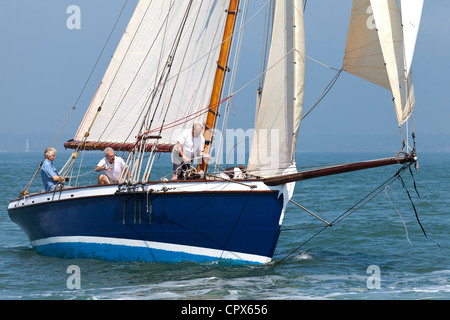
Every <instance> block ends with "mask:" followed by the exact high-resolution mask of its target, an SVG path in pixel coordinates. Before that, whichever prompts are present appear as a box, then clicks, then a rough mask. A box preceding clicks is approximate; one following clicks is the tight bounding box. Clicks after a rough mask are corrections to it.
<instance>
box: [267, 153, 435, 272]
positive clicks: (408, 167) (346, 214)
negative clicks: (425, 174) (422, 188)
mask: <svg viewBox="0 0 450 320" xmlns="http://www.w3.org/2000/svg"><path fill="white" fill-rule="evenodd" d="M414 163H415V162H408V163H405V164H403V166H402V167H401V168H400V169H399V170H398V171H397V172H396V173H395V174H394V175H393V176H392V177H390V178H389V179H387V180H386V181H385V182H384V183H382V184H381V185H380V186H378V187H377V188H375V189H374V190H372V191H371V192H370V193H369V194H367V195H366V196H365V197H364V198H362V199H361V200H360V201H359V202H357V203H356V204H354V205H353V206H352V207H351V208H349V209H348V210H346V211H345V212H344V213H342V214H341V215H339V216H338V217H337V218H336V219H334V220H333V221H332V222H326V225H325V226H324V227H323V228H321V229H320V230H319V231H318V232H316V233H315V234H314V235H312V236H311V237H310V238H308V239H307V240H305V241H304V242H303V243H301V244H300V245H299V246H298V247H296V248H295V249H293V250H292V251H291V252H289V253H288V254H287V255H286V256H285V257H283V258H282V259H281V260H279V261H277V262H275V266H276V265H279V264H280V263H282V262H284V261H285V260H286V259H287V258H289V257H290V256H292V255H293V254H294V253H296V252H297V251H298V250H300V248H302V247H303V246H304V245H306V244H307V243H309V242H310V241H311V240H313V239H314V238H315V237H317V236H318V235H319V234H320V233H322V232H323V231H325V230H326V229H328V228H329V227H332V226H334V225H336V224H338V223H339V222H341V221H343V220H344V219H346V218H348V217H349V216H350V215H352V214H353V213H355V212H356V211H358V210H359V209H361V208H362V207H363V206H365V205H366V204H367V203H368V202H370V201H371V200H372V199H374V198H375V197H376V196H377V195H379V194H380V193H381V192H383V191H385V190H386V188H388V187H389V186H390V185H391V184H392V183H393V182H394V181H396V180H400V182H401V184H402V187H403V188H404V189H405V190H406V192H407V195H408V198H409V200H410V202H411V204H412V206H413V209H414V213H415V216H416V219H417V221H418V223H419V225H420V228H421V229H422V232H423V234H424V235H425V237H426V238H427V239H428V236H427V234H426V232H425V229H424V228H423V226H422V224H421V222H420V219H419V216H418V213H417V210H416V207H415V205H414V203H413V201H412V198H411V195H410V193H409V191H408V189H407V188H406V184H405V182H404V180H403V178H402V177H401V175H402V174H403V173H404V172H405V171H406V170H409V171H410V173H411V175H412V171H411V166H412V165H413V164H414ZM412 178H413V180H414V176H413V175H412ZM414 188H415V189H416V183H415V181H414ZM416 192H417V195H418V196H419V197H420V195H419V193H418V191H417V189H416ZM321 220H322V219H321ZM289 230H292V229H289ZM282 231H286V229H284V230H282ZM436 244H437V245H438V246H439V247H440V245H439V244H438V243H436Z"/></svg>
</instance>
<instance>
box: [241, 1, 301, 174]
mask: <svg viewBox="0 0 450 320" xmlns="http://www.w3.org/2000/svg"><path fill="white" fill-rule="evenodd" d="M293 66H294V67H293ZM304 81H305V35H304V21H303V1H302V0H283V1H276V6H275V15H274V25H273V29H272V41H271V47H270V53H269V60H268V64H267V72H266V77H265V83H264V88H263V93H262V98H261V105H260V107H259V109H258V112H257V114H256V119H255V132H254V136H253V142H252V146H251V151H250V158H249V163H248V167H247V170H248V171H249V172H250V173H251V174H253V175H256V176H261V177H269V176H274V175H277V174H281V173H282V172H283V171H284V170H285V169H286V168H288V167H289V166H290V165H291V164H292V163H293V161H294V160H295V159H294V153H295V145H296V142H297V133H298V130H299V127H300V120H301V115H302V109H303V94H304Z"/></svg>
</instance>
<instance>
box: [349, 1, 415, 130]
mask: <svg viewBox="0 0 450 320" xmlns="http://www.w3.org/2000/svg"><path fill="white" fill-rule="evenodd" d="M405 2H409V1H405ZM418 5H419V2H416V1H414V3H412V2H409V4H408V5H407V7H408V9H409V8H410V6H414V8H415V10H408V11H413V13H412V14H411V15H412V16H414V17H413V18H411V19H413V20H412V21H413V23H415V22H417V25H415V26H414V28H412V32H415V36H410V34H411V30H409V29H406V28H403V26H402V21H403V22H404V21H405V20H404V19H405V17H403V16H402V12H401V11H400V8H399V6H398V2H397V0H370V1H369V0H354V1H353V7H352V14H351V17H350V25H349V30H348V35H347V43H346V48H345V55H344V62H343V69H344V70H346V71H347V72H349V73H351V74H353V75H356V76H358V77H361V78H363V79H366V80H368V81H370V82H373V83H375V84H377V85H380V86H382V87H384V88H386V89H388V90H390V91H391V92H392V95H393V98H394V105H395V110H396V114H397V120H398V123H399V125H401V124H402V123H404V122H405V121H406V120H407V119H408V118H409V117H410V116H411V114H412V112H413V110H414V89H413V83H412V73H411V62H412V52H413V51H410V50H411V49H412V50H414V45H412V43H413V42H414V43H415V38H416V36H417V29H418V20H417V16H418V17H419V20H420V12H421V9H422V5H420V10H417V7H418ZM408 16H409V14H408ZM402 18H403V20H402ZM407 19H410V18H407ZM412 38H414V41H413V42H412V40H411V39H412ZM407 43H408V46H409V47H408V48H406V44H407ZM411 45H412V47H411ZM407 52H408V53H407Z"/></svg>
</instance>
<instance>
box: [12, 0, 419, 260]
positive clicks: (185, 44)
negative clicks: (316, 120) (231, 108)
mask: <svg viewBox="0 0 450 320" xmlns="http://www.w3.org/2000/svg"><path fill="white" fill-rule="evenodd" d="M240 2H244V1H238V0H218V1H178V2H175V1H167V0H153V1H151V0H141V1H139V3H138V5H137V8H136V10H135V12H134V15H133V17H132V18H131V20H130V22H129V24H128V27H127V30H126V32H125V33H124V35H123V37H122V40H121V41H120V43H119V45H118V47H117V50H116V52H115V54H114V56H113V58H112V60H111V62H110V65H109V67H108V69H107V71H106V73H105V75H104V77H103V80H102V82H101V84H100V86H99V87H98V89H97V92H96V94H95V95H94V98H93V100H92V102H91V105H90V106H89V108H88V110H87V112H86V114H85V116H84V119H83V120H82V122H81V124H80V126H79V129H78V131H77V132H76V133H75V137H74V139H73V140H70V141H68V142H66V143H65V144H64V146H65V147H66V148H73V149H75V150H76V151H75V152H74V153H73V155H72V156H71V158H70V159H69V161H68V163H67V164H66V166H65V167H64V168H63V170H61V171H62V172H70V170H71V168H73V163H74V162H75V161H76V159H77V158H78V154H79V152H81V151H83V150H103V149H104V148H106V147H111V148H113V149H115V150H120V151H126V152H128V158H127V165H128V168H129V169H130V172H131V178H130V179H128V181H127V182H125V181H124V179H122V181H121V183H120V184H118V185H117V184H116V185H106V186H100V185H96V186H86V187H78V188H65V189H60V190H57V191H54V192H46V193H36V194H31V195H30V194H28V191H27V190H24V191H23V192H22V193H21V196H20V197H19V198H18V199H14V200H11V201H10V203H9V206H8V212H9V215H10V217H11V219H12V220H13V221H14V222H16V223H17V224H18V225H20V226H21V227H22V228H23V229H24V231H25V232H26V234H27V235H28V237H29V239H30V241H31V245H32V246H33V248H34V249H35V250H36V251H37V252H40V253H42V254H45V255H50V256H58V257H64V258H79V257H88V258H89V257H90V258H99V259H105V260H111V261H163V262H178V261H185V260H191V261H198V262H203V261H213V260H218V259H226V260H233V261H237V262H245V263H268V262H270V261H271V260H272V257H273V254H274V251H275V248H276V245H277V241H278V237H279V234H280V227H281V225H282V223H283V218H284V213H285V210H286V206H287V205H288V203H289V200H290V199H291V197H292V194H293V191H294V186H295V182H296V181H301V180H304V179H311V178H316V177H320V176H325V175H331V174H337V173H342V172H350V171H354V170H363V169H367V168H373V167H378V166H385V165H391V164H399V163H401V164H404V163H406V164H410V163H414V162H415V161H416V157H415V146H414V147H410V146H409V145H408V143H406V142H404V145H403V148H402V150H401V152H400V153H399V154H398V155H397V156H393V157H391V158H386V159H379V160H371V161H366V162H359V163H350V164H346V165H339V166H332V167H328V168H324V169H317V170H312V171H306V172H297V169H296V161H295V147H296V141H297V137H298V132H299V128H300V122H301V119H302V109H303V95H304V82H305V57H306V55H305V34H304V21H303V8H304V6H303V1H302V0H277V1H267V2H266V3H265V4H264V5H263V7H264V6H268V7H267V8H268V10H267V12H270V13H271V15H273V16H272V17H273V19H267V20H270V22H269V24H270V25H269V26H268V27H261V31H263V30H271V33H272V34H271V41H270V49H269V51H268V52H269V55H268V58H267V61H266V62H267V63H266V69H265V70H263V72H262V73H261V75H260V76H261V78H264V81H263V85H262V87H261V88H260V90H258V93H261V94H260V97H259V99H258V105H257V106H256V113H255V114H256V120H255V124H254V126H255V136H254V139H253V142H252V145H251V155H250V157H249V160H248V166H247V168H246V173H247V176H246V177H244V178H237V177H235V176H231V177H229V178H226V176H224V175H220V174H221V173H222V172H214V173H210V172H209V171H208V163H206V162H203V163H202V164H201V165H199V167H198V169H197V171H196V172H193V173H192V174H191V175H190V176H187V179H186V180H177V181H161V180H159V181H148V177H149V176H150V172H151V170H152V167H153V164H154V160H155V158H156V155H157V154H158V153H159V152H171V150H172V149H173V145H174V144H175V143H176V142H177V137H178V134H179V133H180V131H181V130H182V129H189V128H191V127H192V124H193V123H194V121H200V122H202V123H203V124H205V127H206V130H205V140H206V143H205V151H206V152H209V151H210V149H211V146H212V143H213V137H214V133H215V130H214V129H215V128H216V121H217V118H218V116H219V115H220V112H219V108H220V107H221V105H222V102H223V101H224V100H226V99H228V98H230V96H226V97H223V96H222V92H223V86H224V83H225V75H226V73H227V71H228V66H229V65H230V63H229V55H230V47H231V41H232V39H233V38H234V36H235V35H236V34H235V28H234V26H235V23H236V19H237V17H238V14H239V13H240V12H241V11H240V10H239V5H240ZM422 3H423V1H411V0H409V1H401V4H402V6H401V9H400V7H399V5H398V2H397V0H370V1H369V0H354V1H353V8H352V12H351V18H350V26H349V30H348V38H347V44H346V50H345V54H344V59H343V70H345V71H347V72H349V73H351V74H354V75H356V76H358V77H361V78H364V79H366V80H368V81H371V82H373V83H375V84H377V85H380V86H383V87H385V88H386V89H388V90H390V91H391V92H392V94H393V97H394V106H395V110H396V114H397V120H398V124H399V127H400V128H401V127H402V126H404V125H405V123H406V122H407V120H408V118H409V117H410V116H411V114H412V113H413V111H414V90H413V85H412V76H411V74H412V73H411V61H412V51H413V50H414V43H415V35H417V28H418V25H419V19H420V12H421V5H422ZM419 7H420V9H419ZM262 9H263V8H261V10H259V12H264V10H262ZM403 13H407V15H406V14H403ZM405 19H406V20H405ZM405 21H410V23H409V22H407V23H408V27H405ZM244 29H245V28H241V29H240V30H238V31H239V32H241V31H242V30H244ZM405 33H408V34H405ZM268 38H270V37H268ZM253 94H254V93H252V95H253ZM268 150H272V152H269V151H268Z"/></svg>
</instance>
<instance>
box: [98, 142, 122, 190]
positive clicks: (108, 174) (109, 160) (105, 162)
mask: <svg viewBox="0 0 450 320" xmlns="http://www.w3.org/2000/svg"><path fill="white" fill-rule="evenodd" d="M104 152H105V157H104V158H103V159H101V160H100V162H99V163H98V164H97V166H96V167H95V171H97V172H100V171H105V174H101V175H99V176H98V178H97V182H98V184H115V183H119V182H121V181H119V180H120V178H121V177H122V172H123V171H124V170H126V171H127V176H128V177H129V176H130V172H129V171H128V169H127V168H126V165H125V161H123V159H122V158H121V157H118V156H116V155H115V154H114V150H113V149H112V148H110V147H107V148H105V150H104Z"/></svg>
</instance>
